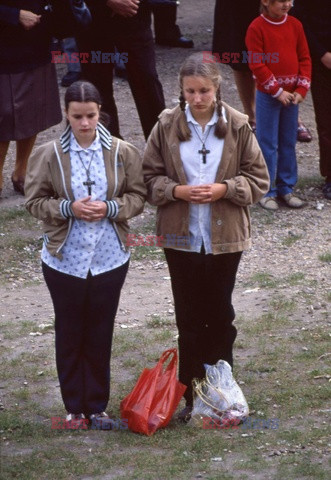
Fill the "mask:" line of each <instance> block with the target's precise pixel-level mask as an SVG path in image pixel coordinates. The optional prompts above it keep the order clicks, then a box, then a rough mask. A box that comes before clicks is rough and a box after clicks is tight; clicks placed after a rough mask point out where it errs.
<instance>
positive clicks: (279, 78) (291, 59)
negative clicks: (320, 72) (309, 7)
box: [246, 15, 311, 97]
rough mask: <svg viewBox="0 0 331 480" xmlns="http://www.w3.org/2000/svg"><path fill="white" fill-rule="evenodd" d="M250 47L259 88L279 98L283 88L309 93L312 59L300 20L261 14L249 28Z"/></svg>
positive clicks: (248, 44) (253, 70) (248, 39)
mask: <svg viewBox="0 0 331 480" xmlns="http://www.w3.org/2000/svg"><path fill="white" fill-rule="evenodd" d="M246 46H247V50H248V52H247V58H248V62H249V67H250V69H251V70H252V72H253V75H254V78H255V80H256V87H257V89H258V90H260V91H261V92H264V93H269V94H270V95H272V96H273V97H278V96H279V95H280V94H281V93H282V91H283V90H286V91H288V92H298V93H300V95H302V97H305V96H306V94H307V92H308V90H309V87H310V78H311V59H310V54H309V49H308V45H307V40H306V37H305V34H304V31H303V27H302V24H301V22H299V20H297V19H296V18H294V17H291V16H288V15H285V16H284V17H282V18H281V19H280V20H279V21H276V20H275V19H272V18H270V17H268V16H265V15H260V17H258V18H256V19H255V20H253V22H252V23H251V24H250V26H249V27H248V30H247V34H246Z"/></svg>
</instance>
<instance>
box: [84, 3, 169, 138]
mask: <svg viewBox="0 0 331 480" xmlns="http://www.w3.org/2000/svg"><path fill="white" fill-rule="evenodd" d="M77 41H78V47H79V50H80V52H86V53H88V55H89V57H88V61H87V62H86V63H84V62H82V64H81V66H82V71H83V77H84V78H85V79H86V80H88V81H90V82H91V83H93V84H94V85H95V86H96V87H97V88H98V90H99V92H100V94H101V97H102V110H104V111H105V112H106V113H108V115H109V116H110V125H109V130H110V132H111V133H112V134H113V135H115V136H116V137H119V138H121V135H120V128H119V120H118V114H117V107H116V103H115V99H114V89H113V76H114V66H115V63H114V61H113V60H112V57H111V54H114V53H115V47H117V50H118V51H119V52H120V53H121V54H125V58H127V60H128V61H127V63H125V68H126V72H127V77H128V82H129V85H130V88H131V92H132V95H133V98H134V101H135V104H136V107H137V111H138V115H139V118H140V122H141V125H142V129H143V132H144V136H145V138H146V139H147V137H148V136H149V134H150V132H151V130H152V128H153V126H154V125H155V123H156V122H157V120H158V116H159V114H160V113H161V111H162V110H163V109H164V108H165V101H164V95H163V89H162V85H161V82H160V80H159V78H158V74H157V71H156V60H155V50H154V39H153V34H152V29H151V13H150V10H149V8H147V7H146V6H144V5H142V6H140V7H139V11H138V14H137V15H134V16H133V17H130V18H125V17H121V16H119V15H112V13H111V10H110V9H109V8H106V7H104V8H101V7H100V10H96V12H95V14H94V16H93V22H92V24H91V26H90V27H89V29H88V30H87V31H86V32H85V33H84V34H82V35H78V36H77ZM133 128H134V125H133Z"/></svg>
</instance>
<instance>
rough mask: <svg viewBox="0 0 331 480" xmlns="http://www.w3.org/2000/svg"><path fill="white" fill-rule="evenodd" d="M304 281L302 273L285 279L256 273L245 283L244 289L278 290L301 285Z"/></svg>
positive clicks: (265, 273) (293, 274)
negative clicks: (283, 287)
mask: <svg viewBox="0 0 331 480" xmlns="http://www.w3.org/2000/svg"><path fill="white" fill-rule="evenodd" d="M304 280H305V274H304V273H303V272H295V273H292V274H291V275H288V276H286V277H281V278H277V277H275V276H274V275H272V274H271V273H268V272H257V273H255V274H254V275H252V277H251V278H250V279H249V281H247V282H245V287H252V286H254V287H256V286H257V287H260V288H268V289H270V288H278V287H282V286H295V285H301V284H302V283H303V281H304Z"/></svg>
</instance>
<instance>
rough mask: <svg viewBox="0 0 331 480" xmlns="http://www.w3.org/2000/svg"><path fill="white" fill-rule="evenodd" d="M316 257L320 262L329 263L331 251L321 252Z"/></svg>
mask: <svg viewBox="0 0 331 480" xmlns="http://www.w3.org/2000/svg"><path fill="white" fill-rule="evenodd" d="M318 259H319V260H320V261H321V262H325V263H331V252H327V253H323V254H322V255H319V256H318Z"/></svg>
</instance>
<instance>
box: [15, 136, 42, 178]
mask: <svg viewBox="0 0 331 480" xmlns="http://www.w3.org/2000/svg"><path fill="white" fill-rule="evenodd" d="M36 138H37V135H33V136H32V137H29V138H23V139H22V140H17V141H16V163H15V168H14V172H13V175H12V180H13V181H16V182H20V181H23V182H24V179H25V174H26V167H27V164H28V160H29V157H30V155H31V152H32V149H33V146H34V144H35V141H36Z"/></svg>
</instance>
